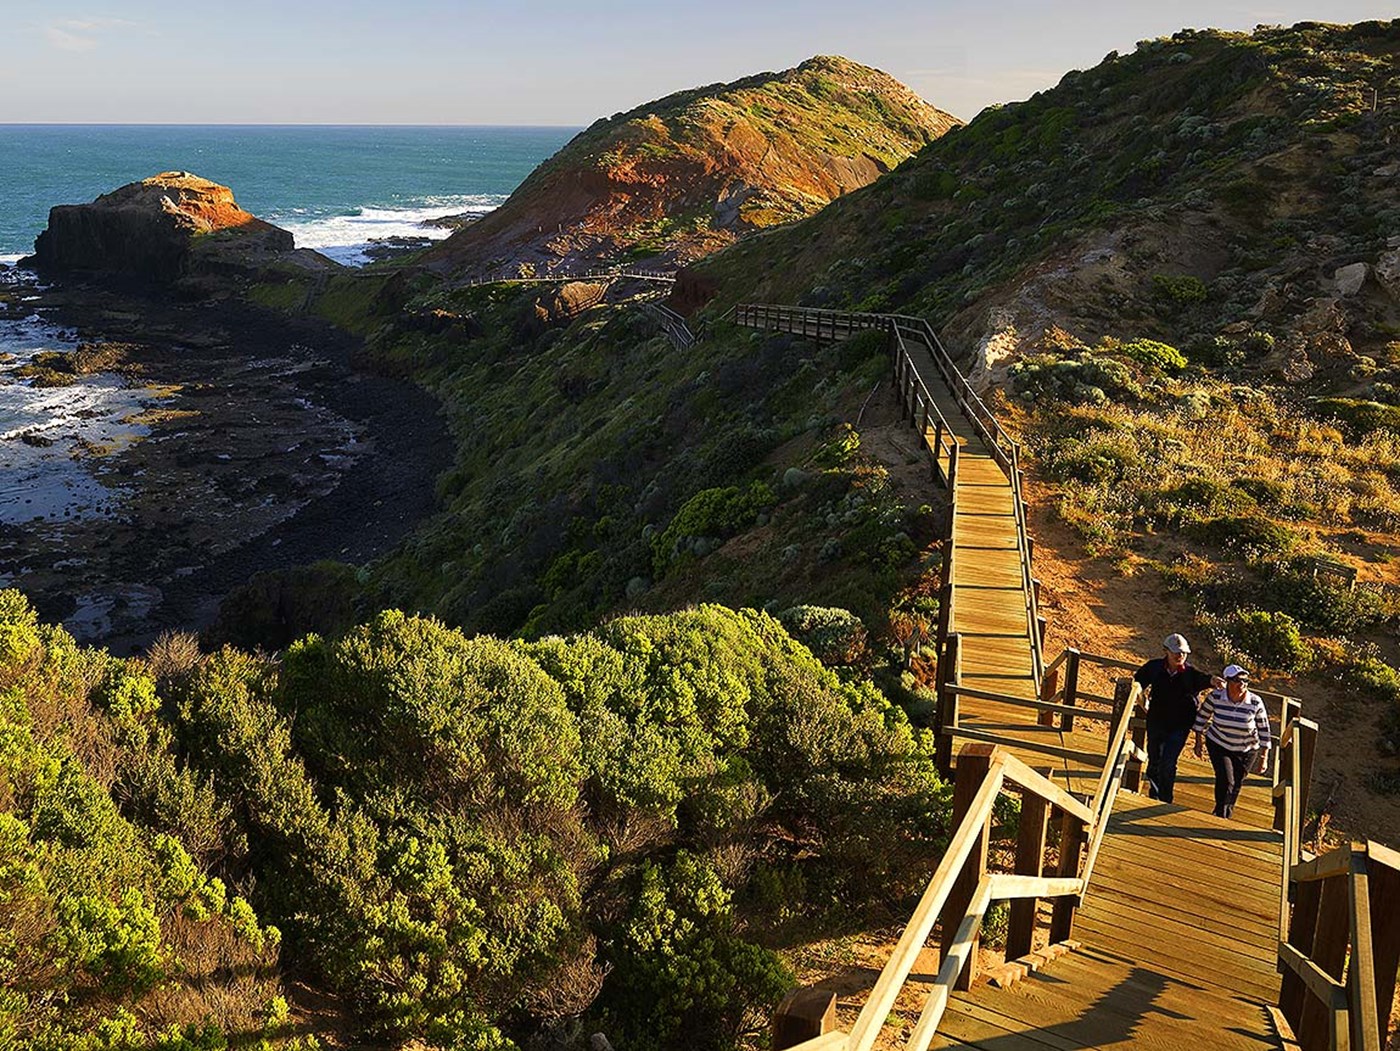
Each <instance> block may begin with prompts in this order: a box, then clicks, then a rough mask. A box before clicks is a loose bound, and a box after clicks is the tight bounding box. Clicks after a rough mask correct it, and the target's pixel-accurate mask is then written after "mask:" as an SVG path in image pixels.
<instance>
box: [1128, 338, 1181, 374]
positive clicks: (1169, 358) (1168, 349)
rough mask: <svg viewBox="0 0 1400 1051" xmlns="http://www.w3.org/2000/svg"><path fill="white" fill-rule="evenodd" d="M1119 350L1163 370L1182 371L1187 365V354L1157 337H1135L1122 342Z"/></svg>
mask: <svg viewBox="0 0 1400 1051" xmlns="http://www.w3.org/2000/svg"><path fill="white" fill-rule="evenodd" d="M1117 352H1118V353H1119V354H1122V355H1123V356H1124V357H1127V358H1131V359H1132V360H1133V361H1136V362H1139V363H1140V364H1143V365H1146V366H1148V367H1149V368H1154V369H1161V370H1162V371H1163V372H1180V371H1181V370H1182V369H1184V368H1185V367H1186V356H1185V355H1184V354H1182V353H1181V351H1179V350H1177V349H1176V348H1175V347H1173V346H1171V345H1170V344H1167V343H1159V342H1157V340H1155V339H1133V340H1129V341H1128V342H1126V343H1120V344H1119V345H1118V348H1117Z"/></svg>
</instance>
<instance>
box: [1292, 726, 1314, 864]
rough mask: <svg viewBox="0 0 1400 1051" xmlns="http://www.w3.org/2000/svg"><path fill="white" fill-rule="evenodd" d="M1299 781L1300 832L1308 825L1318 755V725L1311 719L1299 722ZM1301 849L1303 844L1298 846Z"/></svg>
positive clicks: (1296, 783)
mask: <svg viewBox="0 0 1400 1051" xmlns="http://www.w3.org/2000/svg"><path fill="white" fill-rule="evenodd" d="M1297 727H1298V728H1297V731H1296V737H1297V744H1298V780H1297V781H1295V782H1294V784H1293V788H1294V790H1295V791H1296V792H1297V795H1298V818H1297V820H1298V832H1299V835H1300V837H1301V833H1302V829H1303V826H1304V825H1306V824H1307V823H1308V798H1309V797H1310V796H1311V795H1312V775H1313V758H1314V757H1315V756H1316V755H1317V723H1315V722H1313V721H1312V720H1311V719H1303V718H1301V717H1300V718H1299V719H1298V720H1297ZM1298 846H1299V848H1301V847H1302V844H1301V843H1299V844H1298Z"/></svg>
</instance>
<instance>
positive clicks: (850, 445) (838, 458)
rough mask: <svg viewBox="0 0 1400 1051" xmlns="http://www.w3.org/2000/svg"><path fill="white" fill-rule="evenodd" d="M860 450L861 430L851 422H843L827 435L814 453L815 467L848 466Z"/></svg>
mask: <svg viewBox="0 0 1400 1051" xmlns="http://www.w3.org/2000/svg"><path fill="white" fill-rule="evenodd" d="M859 452H860V432H859V431H857V430H856V429H855V428H854V427H852V426H851V425H850V424H849V423H843V424H841V425H840V426H839V427H837V428H836V430H835V431H834V432H833V433H832V434H830V435H829V436H828V437H826V438H825V439H824V440H823V441H822V443H821V444H820V445H818V446H817V448H816V451H815V452H813V453H812V456H811V460H810V463H811V465H812V466H813V467H827V468H836V467H846V466H848V465H849V464H850V463H851V462H852V461H853V460H855V458H856V454H857V453H859Z"/></svg>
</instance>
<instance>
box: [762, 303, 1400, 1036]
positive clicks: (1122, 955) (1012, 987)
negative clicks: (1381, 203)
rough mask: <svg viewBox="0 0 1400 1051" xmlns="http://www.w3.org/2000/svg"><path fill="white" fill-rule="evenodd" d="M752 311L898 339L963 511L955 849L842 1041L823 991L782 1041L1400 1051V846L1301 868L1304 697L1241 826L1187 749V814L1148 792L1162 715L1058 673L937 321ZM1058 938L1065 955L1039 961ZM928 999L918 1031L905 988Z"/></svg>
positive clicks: (1123, 683)
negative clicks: (1148, 717)
mask: <svg viewBox="0 0 1400 1051" xmlns="http://www.w3.org/2000/svg"><path fill="white" fill-rule="evenodd" d="M734 320H735V322H736V323H738V324H740V325H747V326H750V327H754V328H762V329H776V330H780V331H784V332H790V333H795V334H798V335H804V336H808V337H810V338H814V339H821V340H840V339H845V338H848V337H850V336H851V335H853V334H855V333H857V332H861V331H866V330H870V329H878V330H882V331H884V332H885V333H887V336H888V340H889V345H890V351H891V357H892V360H893V363H894V369H893V372H894V380H895V386H896V391H897V394H898V396H899V399H900V402H901V405H902V406H903V409H904V414H905V417H906V418H907V419H908V420H909V421H910V422H911V424H912V425H913V427H914V429H915V430H916V431H917V432H918V434H919V436H920V441H921V444H922V446H923V448H924V449H926V450H927V451H928V452H929V454H930V457H931V461H932V467H933V473H934V476H935V478H936V479H937V480H938V481H940V482H941V483H943V484H944V485H945V486H946V487H947V489H948V495H949V501H948V502H949V515H948V522H947V528H946V541H945V544H944V566H943V589H942V593H941V598H942V602H941V607H940V620H939V627H938V640H937V642H938V648H939V649H938V652H939V672H938V674H939V682H938V692H939V706H938V727H937V729H938V733H939V742H940V746H941V751H940V756H939V758H940V764H941V765H942V766H943V767H944V769H945V770H946V771H948V772H949V773H950V775H951V776H953V777H954V780H955V791H954V807H953V825H954V829H953V832H952V835H951V837H950V841H949V846H948V850H947V852H946V853H945V855H944V857H943V858H942V859H941V861H940V862H939V864H938V867H937V869H936V871H935V872H934V874H933V877H932V879H931V880H930V882H929V885H928V888H927V889H926V891H925V893H924V895H923V896H922V898H921V899H920V901H919V904H918V906H917V907H916V909H915V911H914V913H913V915H912V916H911V918H910V921H909V923H908V925H907V926H906V928H905V930H904V933H903V935H902V936H901V939H900V941H899V944H898V945H897V946H896V947H895V949H894V951H893V953H892V954H891V957H890V959H889V961H888V963H887V964H886V966H885V968H884V970H883V971H882V973H881V975H880V977H879V979H878V980H877V981H876V984H875V986H874V987H873V988H872V989H871V990H870V991H869V993H868V995H866V996H865V998H864V999H863V1001H861V1002H859V1003H851V1004H849V1005H841V1007H842V1008H843V1009H842V1010H840V1011H838V1012H837V1013H836V1025H837V1026H839V1027H837V1028H833V1027H832V1026H833V1023H832V1012H831V1011H830V1010H829V1009H827V1008H825V1007H822V1005H823V1004H826V1003H827V1001H828V1000H829V999H830V998H829V997H823V995H822V994H821V991H820V990H819V989H818V990H814V991H809V992H808V993H807V994H803V995H799V996H795V997H793V998H790V1002H789V1004H787V1005H785V1007H784V1008H783V1009H780V1016H779V1018H778V1020H777V1021H776V1022H775V1036H776V1037H777V1039H775V1044H774V1046H775V1047H789V1046H795V1047H797V1048H798V1049H799V1051H871V1049H873V1048H877V1047H881V1048H882V1047H907V1048H910V1049H913V1051H923V1049H925V1048H929V1047H940V1048H980V1049H982V1051H1076V1049H1079V1048H1126V1047H1134V1048H1138V1047H1142V1048H1148V1049H1161V1051H1213V1049H1216V1048H1225V1049H1247V1051H1253V1049H1265V1048H1289V1047H1301V1048H1302V1049H1303V1051H1322V1049H1328V1051H1338V1049H1342V1048H1354V1049H1356V1051H1381V1047H1382V1046H1383V1043H1384V1040H1385V1034H1386V1030H1387V1026H1388V1022H1389V1019H1390V1014H1391V999H1392V997H1393V994H1394V990H1395V980H1396V971H1397V967H1400V908H1395V907H1394V902H1395V901H1396V900H1397V899H1396V898H1395V897H1394V895H1395V894H1397V893H1400V854H1396V853H1395V852H1393V851H1390V850H1388V848H1384V847H1381V846H1380V845H1378V844H1374V843H1367V844H1352V845H1350V846H1347V847H1343V848H1340V849H1339V850H1337V851H1333V852H1332V853H1330V854H1328V855H1326V856H1325V857H1323V858H1312V857H1311V856H1310V855H1308V854H1307V853H1306V851H1304V849H1303V846H1302V828H1303V821H1304V818H1305V816H1306V814H1307V795H1308V788H1309V785H1310V782H1311V776H1312V757H1313V753H1314V751H1315V747H1316V734H1317V726H1316V724H1314V723H1312V722H1310V721H1308V720H1306V719H1303V718H1302V717H1301V713H1300V705H1299V704H1298V702H1297V701H1296V700H1295V699H1293V698H1286V697H1281V696H1278V695H1274V694H1268V695H1266V701H1267V702H1268V704H1269V706H1270V708H1271V716H1272V722H1273V724H1274V727H1275V737H1274V740H1275V742H1276V744H1278V745H1279V747H1277V748H1276V749H1275V750H1274V753H1273V754H1274V756H1275V761H1274V763H1273V766H1272V768H1271V772H1270V774H1269V776H1267V777H1251V778H1250V779H1249V781H1248V782H1247V783H1246V787H1245V788H1244V790H1243V792H1242V793H1241V797H1240V801H1239V804H1238V805H1237V807H1236V810H1235V816H1234V818H1233V819H1231V820H1225V819H1221V818H1216V817H1214V816H1212V815H1211V813H1210V811H1211V809H1212V808H1213V776H1212V774H1211V771H1210V768H1209V766H1208V764H1206V763H1204V762H1201V761H1200V760H1196V759H1194V758H1192V757H1191V756H1190V753H1189V749H1188V752H1187V753H1186V754H1185V755H1184V756H1183V759H1182V763H1181V767H1180V775H1179V778H1178V782H1177V791H1176V798H1177V802H1176V803H1175V804H1169V803H1161V802H1157V801H1154V800H1150V799H1147V798H1146V797H1144V796H1142V795H1140V794H1138V789H1139V788H1140V787H1141V785H1142V766H1143V763H1144V761H1145V754H1144V753H1143V751H1142V748H1141V745H1142V742H1143V735H1144V725H1145V723H1144V719H1143V716H1144V714H1145V708H1144V702H1143V698H1142V696H1141V692H1140V689H1139V688H1138V687H1137V686H1136V685H1135V684H1133V683H1132V682H1131V680H1130V679H1128V678H1126V677H1125V675H1124V673H1125V672H1127V671H1129V670H1130V669H1131V666H1130V665H1125V664H1123V663H1122V662H1118V661H1113V660H1111V659H1109V658H1104V657H1098V656H1096V655H1094V654H1087V653H1080V652H1078V651H1075V650H1067V651H1066V652H1065V653H1063V654H1061V655H1060V657H1058V658H1057V659H1056V660H1055V661H1053V662H1052V663H1051V664H1050V665H1049V666H1048V667H1047V666H1046V665H1045V663H1044V659H1043V655H1042V650H1041V647H1042V639H1043V622H1042V621H1041V619H1040V617H1039V614H1038V610H1037V604H1036V590H1037V589H1036V582H1035V581H1034V579H1033V577H1032V574H1031V563H1032V555H1033V544H1032V541H1031V538H1030V536H1029V534H1028V532H1027V529H1026V514H1025V510H1026V509H1025V504H1024V500H1023V497H1022V489H1023V487H1022V480H1021V471H1020V452H1019V448H1018V446H1017V445H1016V443H1015V442H1014V441H1012V440H1011V438H1010V437H1009V436H1008V435H1007V434H1006V433H1005V431H1004V430H1003V429H1002V428H1001V427H1000V426H999V425H998V424H997V422H996V419H995V417H994V416H993V415H992V414H991V413H990V412H989V411H988V410H987V408H986V406H985V405H984V404H983V403H982V401H981V399H980V398H978V396H977V395H976V393H975V392H973V391H972V390H971V388H970V387H969V385H968V384H967V381H966V380H965V379H964V378H963V376H962V375H961V374H960V373H959V372H958V370H957V368H956V367H955V366H954V364H953V362H952V360H951V358H950V357H949V355H948V354H947V352H946V350H944V348H943V346H942V344H941V343H940V342H939V340H938V337H937V335H936V334H935V333H934V332H933V330H932V329H931V328H930V327H929V326H928V325H927V323H926V322H923V321H922V320H919V319H916V318H910V317H904V316H900V315H877V314H858V313H848V312H839V311H823V310H805V309H797V308H789V307H775V306H766V305H740V306H738V307H736V308H735V310H734ZM1091 673H1092V674H1097V675H1098V677H1099V680H1100V684H1099V686H1098V690H1097V691H1096V690H1095V689H1094V688H1093V684H1091V683H1089V682H1088V680H1089V678H1091ZM1110 694H1111V696H1110ZM1090 726H1097V727H1098V729H1099V731H1101V732H1093V731H1091V730H1089V729H1088V727H1090ZM1006 792H1010V793H1013V794H1017V795H1019V796H1020V803H1021V806H1020V815H1021V816H1020V823H1019V828H1018V830H1017V833H1016V839H1015V844H1014V862H1013V863H1011V868H1012V870H1013V871H1010V872H994V871H991V869H990V867H989V860H990V857H991V855H990V851H989V847H990V835H991V827H992V821H993V810H994V804H995V801H996V798H997V797H998V796H999V795H1000V794H1003V793H1006ZM998 900H1005V901H1009V902H1011V912H1010V917H1011V919H1010V931H1009V933H1008V936H1007V957H1008V962H1007V964H1006V966H1004V967H1002V968H1000V969H998V971H997V972H996V974H995V976H994V977H995V978H996V980H995V981H993V982H986V981H982V982H979V981H978V980H977V979H978V977H979V967H978V959H979V954H978V945H979V935H980V930H981V926H982V922H983V919H984V917H985V915H986V912H987V910H988V908H989V907H990V905H991V903H992V902H993V901H998ZM1038 902H1044V903H1045V904H1046V905H1048V906H1049V907H1050V910H1049V911H1050V916H1049V920H1048V923H1047V922H1045V921H1044V916H1043V910H1040V909H1038V908H1037V903H1038ZM1382 906H1387V907H1386V908H1385V909H1384V910H1383V909H1382ZM1039 928H1046V929H1045V930H1044V934H1045V936H1046V938H1047V939H1048V943H1049V948H1048V949H1047V950H1042V951H1039V952H1034V953H1033V952H1031V951H1030V950H1031V947H1032V945H1033V944H1034V941H1035V939H1034V937H1033V936H1034V935H1035V932H1036V930H1037V929H1039ZM935 930H937V931H938V932H939V933H938V940H939V943H940V946H941V948H940V952H939V954H938V958H937V964H936V970H937V973H936V975H935V976H934V978H933V980H932V982H928V981H927V978H926V977H925V978H923V979H920V978H911V974H912V972H913V970H914V968H915V965H916V963H918V964H920V967H921V969H923V970H927V969H928V966H927V964H928V961H927V960H923V959H921V957H922V956H925V955H926V954H927V950H926V948H925V946H926V943H927V942H928V940H929V937H930V935H931V933H933V932H934V931H935ZM1068 949H1073V950H1075V951H1072V952H1066V951H1065V950H1068ZM1280 974H1282V976H1283V977H1282V980H1280ZM914 987H918V988H919V990H920V992H921V995H920V996H919V997H917V999H919V1000H921V1005H920V1008H919V1010H918V1012H917V1013H916V1014H912V1015H911V1014H908V1013H906V1011H905V1009H904V1008H903V1007H902V1006H900V1005H901V1004H902V1003H904V1002H905V1001H906V1000H907V999H908V997H907V996H906V997H901V990H904V989H906V988H914ZM814 1004H815V1005H817V1006H818V1007H821V1008H822V1009H820V1010H813V1005H814ZM784 1012H786V1014H785V1013H784ZM794 1023H795V1024H794ZM803 1026H808V1028H807V1029H806V1030H805V1031H804V1030H803ZM1295 1032H1296V1041H1297V1042H1296V1043H1294V1042H1293V1041H1294V1039H1295V1035H1294V1034H1295ZM794 1033H796V1034H797V1035H796V1036H794V1035H793V1034H794Z"/></svg>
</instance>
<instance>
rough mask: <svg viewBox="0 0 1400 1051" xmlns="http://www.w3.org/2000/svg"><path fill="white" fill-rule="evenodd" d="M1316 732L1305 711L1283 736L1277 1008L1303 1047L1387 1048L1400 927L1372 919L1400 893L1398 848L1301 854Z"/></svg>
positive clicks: (1278, 792) (1351, 847)
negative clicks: (1280, 974)
mask: <svg viewBox="0 0 1400 1051" xmlns="http://www.w3.org/2000/svg"><path fill="white" fill-rule="evenodd" d="M1316 736H1317V725H1316V724H1315V723H1313V722H1311V721H1310V720H1307V719H1303V718H1301V717H1300V716H1297V715H1295V716H1294V717H1293V718H1292V719H1291V720H1290V721H1289V723H1288V725H1287V726H1286V727H1285V728H1284V732H1283V733H1282V734H1281V735H1280V745H1279V748H1280V752H1281V753H1282V754H1281V756H1280V762H1279V765H1278V777H1279V784H1278V786H1277V788H1276V789H1275V793H1274V794H1275V796H1276V799H1277V817H1276V824H1277V825H1279V826H1281V830H1282V832H1283V873H1282V876H1283V879H1282V886H1281V888H1280V903H1279V948H1278V961H1279V969H1280V971H1282V972H1283V983H1282V986H1281V988H1280V992H1279V1004H1278V1007H1279V1011H1280V1012H1281V1013H1282V1014H1283V1016H1284V1018H1285V1019H1286V1020H1287V1021H1288V1023H1289V1025H1291V1026H1292V1027H1293V1029H1294V1032H1295V1033H1297V1035H1298V1041H1299V1043H1300V1045H1301V1046H1302V1047H1303V1048H1304V1049H1305V1051H1314V1049H1322V1048H1326V1049H1328V1051H1338V1049H1340V1048H1349V1049H1350V1051H1381V1047H1382V1044H1383V1041H1384V1039H1385V1036H1386V1032H1387V1029H1388V1026H1389V1020H1390V1013H1391V1003H1392V998H1393V996H1394V992H1395V971H1396V967H1397V965H1400V924H1397V923H1396V922H1395V921H1393V920H1389V918H1388V914H1389V913H1390V910H1387V922H1384V923H1380V924H1377V923H1375V922H1373V921H1374V919H1375V917H1374V915H1373V912H1372V906H1373V904H1374V903H1375V902H1376V901H1384V900H1386V896H1387V895H1393V894H1395V893H1397V892H1400V854H1397V853H1396V852H1395V851H1392V850H1390V849H1389V848H1385V847H1380V846H1379V844H1371V843H1348V844H1345V845H1343V846H1340V847H1337V848H1335V849H1333V850H1330V851H1328V852H1327V853H1326V854H1323V855H1322V856H1320V857H1317V858H1311V859H1309V860H1303V859H1302V857H1301V854H1302V846H1301V838H1302V836H1301V828H1302V821H1303V817H1304V814H1305V812H1306V806H1305V801H1306V799H1307V789H1308V782H1309V781H1310V780H1311V773H1312V771H1311V763H1312V755H1313V752H1314V749H1315V742H1316ZM1373 847H1375V848H1376V849H1374V850H1373V849H1372V848H1373ZM1309 1004H1311V1005H1312V1006H1311V1007H1309Z"/></svg>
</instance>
